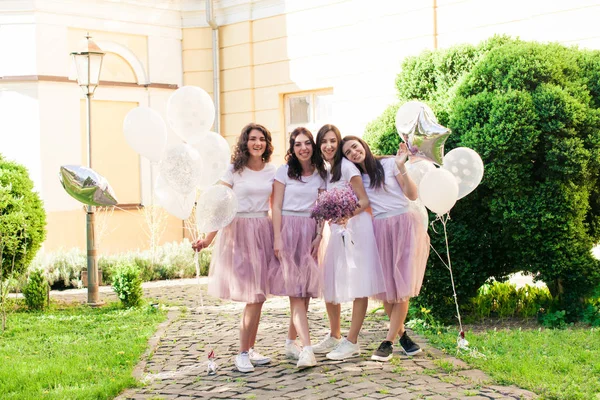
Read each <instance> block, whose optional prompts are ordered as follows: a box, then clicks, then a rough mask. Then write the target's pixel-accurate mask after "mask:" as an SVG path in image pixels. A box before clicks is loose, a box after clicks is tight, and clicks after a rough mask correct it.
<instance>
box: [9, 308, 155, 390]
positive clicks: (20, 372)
mask: <svg viewBox="0 0 600 400" xmlns="http://www.w3.org/2000/svg"><path fill="white" fill-rule="evenodd" d="M165 315H166V314H165V313H164V312H162V311H156V310H155V309H152V308H148V307H143V308H140V309H130V310H124V309H122V308H120V307H119V306H118V305H117V304H111V305H107V306H105V307H103V308H98V309H91V308H88V307H86V306H67V307H65V308H63V309H58V308H56V307H54V308H53V309H51V310H50V311H47V312H44V313H28V312H16V313H13V314H10V315H9V317H8V327H7V328H8V329H7V331H5V332H4V333H0V397H1V398H2V399H3V400H8V399H19V400H24V399H107V398H113V397H115V396H116V395H117V394H119V392H121V391H122V390H123V389H124V388H127V387H133V386H135V385H137V382H136V381H135V379H133V377H132V376H131V373H132V370H133V367H134V366H135V364H136V363H137V362H138V360H139V358H140V356H141V355H142V353H143V352H144V350H145V349H146V344H147V340H148V338H149V337H150V336H151V335H152V334H153V333H154V331H155V329H156V326H157V325H158V324H159V323H160V322H161V321H163V320H164V319H165Z"/></svg>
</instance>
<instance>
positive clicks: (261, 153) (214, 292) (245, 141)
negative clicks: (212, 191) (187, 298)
mask: <svg viewBox="0 0 600 400" xmlns="http://www.w3.org/2000/svg"><path fill="white" fill-rule="evenodd" d="M272 154H273V145H272V141H271V133H270V132H269V131H268V130H267V128H265V127H264V126H262V125H259V124H254V123H251V124H248V125H246V126H245V127H244V129H242V133H241V135H240V137H239V139H238V142H237V145H236V148H235V150H234V153H233V155H232V156H231V165H230V166H229V168H228V169H227V172H226V173H225V175H224V176H223V177H222V178H221V180H220V182H219V183H220V184H222V185H225V186H228V187H230V188H231V189H233V191H234V193H235V194H236V195H237V199H238V212H237V214H236V217H235V218H234V220H233V221H232V222H231V223H230V224H229V225H227V226H226V227H225V228H223V229H222V230H220V231H219V233H218V234H217V232H211V233H209V234H208V235H207V236H206V238H204V239H199V240H197V241H196V242H195V243H194V244H193V247H194V249H195V250H196V251H200V250H201V249H203V248H205V247H207V246H209V245H210V244H211V243H212V241H213V239H214V238H215V236H216V237H217V240H216V242H215V246H214V250H213V253H212V260H211V263H210V272H209V286H208V293H209V294H210V295H211V296H214V297H218V298H220V299H224V300H233V301H240V302H244V303H246V307H245V308H244V312H243V314H242V321H241V324H240V353H239V354H238V355H237V356H236V358H235V366H236V368H237V369H238V371H240V372H252V371H254V365H263V364H267V363H269V362H270V361H271V359H270V358H269V357H265V356H263V355H261V354H260V353H258V352H257V351H255V350H254V343H255V342H256V333H257V331H258V324H259V321H260V314H261V310H262V305H263V303H264V301H265V300H266V298H267V294H268V293H269V290H268V267H269V264H270V263H271V262H272V261H273V258H274V254H273V226H272V224H271V219H270V218H269V216H268V212H269V200H270V198H271V193H272V191H273V180H274V178H275V167H274V166H273V165H271V164H269V161H270V159H271V155H272Z"/></svg>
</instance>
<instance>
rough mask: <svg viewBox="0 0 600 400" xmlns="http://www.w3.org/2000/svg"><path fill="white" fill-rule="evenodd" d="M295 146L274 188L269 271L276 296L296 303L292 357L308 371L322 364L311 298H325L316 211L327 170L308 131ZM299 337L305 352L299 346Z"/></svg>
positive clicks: (294, 137) (294, 139) (298, 133)
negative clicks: (314, 340)
mask: <svg viewBox="0 0 600 400" xmlns="http://www.w3.org/2000/svg"><path fill="white" fill-rule="evenodd" d="M289 143H290V147H289V149H288V151H287V154H286V156H285V159H286V162H287V163H286V164H284V165H282V166H281V167H279V169H278V170H277V173H276V174H275V183H274V184H273V206H272V207H273V230H274V234H275V241H274V250H275V255H276V256H277V258H278V259H279V263H273V264H272V266H271V268H270V270H269V286H270V288H271V293H272V294H274V295H277V296H289V298H290V308H291V312H292V316H291V321H290V329H289V332H288V339H287V340H286V346H285V349H286V355H287V356H288V357H291V358H295V359H298V363H297V367H298V368H306V367H312V366H314V365H316V363H317V361H316V359H315V355H314V353H313V350H312V347H311V343H310V335H309V331H308V319H307V315H306V313H307V309H308V303H309V301H310V298H311V297H319V296H320V295H321V271H320V269H319V266H318V264H317V254H318V251H319V245H320V243H321V239H322V236H323V235H322V230H323V226H322V224H319V225H318V224H317V222H316V221H315V220H314V219H313V218H311V216H310V212H311V208H312V207H313V206H314V204H315V201H316V200H317V196H318V195H319V192H320V191H322V190H325V188H326V184H325V179H326V177H327V171H325V166H324V163H323V159H322V158H321V157H319V156H318V154H317V151H316V144H315V141H314V139H313V136H312V133H310V131H309V130H308V129H306V128H296V129H294V131H293V132H292V133H291V135H290V141H289ZM296 334H297V335H298V336H299V337H300V340H301V342H302V346H303V348H302V349H300V348H299V347H298V345H297V344H296Z"/></svg>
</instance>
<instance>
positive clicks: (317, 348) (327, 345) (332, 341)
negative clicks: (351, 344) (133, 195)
mask: <svg viewBox="0 0 600 400" xmlns="http://www.w3.org/2000/svg"><path fill="white" fill-rule="evenodd" d="M340 340H341V339H336V338H334V337H333V336H331V335H330V334H329V333H328V334H327V335H326V336H325V338H324V339H323V340H321V341H320V342H319V343H318V344H316V345H314V346H313V353H315V354H325V353H329V352H330V351H331V350H333V349H335V346H337V345H338V343H339V342H340Z"/></svg>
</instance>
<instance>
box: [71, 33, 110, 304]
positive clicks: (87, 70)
mask: <svg viewBox="0 0 600 400" xmlns="http://www.w3.org/2000/svg"><path fill="white" fill-rule="evenodd" d="M85 37H86V39H87V40H86V42H85V46H84V48H83V49H82V50H81V51H78V52H73V53H71V56H72V57H73V62H74V63H75V67H76V68H77V83H78V84H79V86H80V87H81V89H82V90H83V94H85V99H86V101H85V102H86V106H87V107H86V108H87V153H88V159H87V166H88V168H92V97H93V96H94V91H95V90H96V87H98V83H99V82H100V69H101V68H102V58H103V57H104V52H103V51H102V50H100V47H98V45H97V44H96V43H94V42H93V41H92V37H91V36H90V34H89V33H88V34H86V36H85ZM86 210H87V214H86V226H87V230H86V232H87V272H88V301H87V302H88V304H89V305H91V306H98V305H100V304H101V303H100V300H99V298H98V264H97V255H96V243H95V238H94V233H95V220H96V218H95V215H94V207H93V206H87V209H86Z"/></svg>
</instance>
